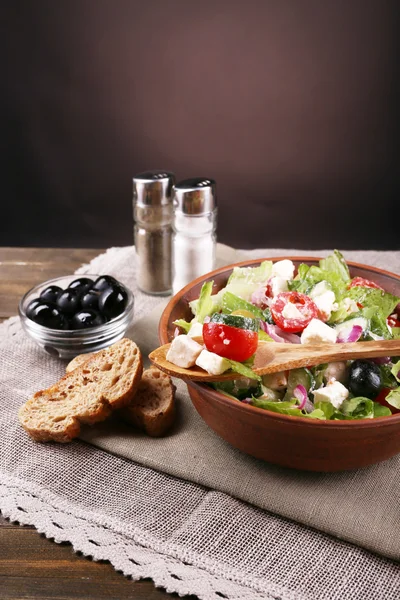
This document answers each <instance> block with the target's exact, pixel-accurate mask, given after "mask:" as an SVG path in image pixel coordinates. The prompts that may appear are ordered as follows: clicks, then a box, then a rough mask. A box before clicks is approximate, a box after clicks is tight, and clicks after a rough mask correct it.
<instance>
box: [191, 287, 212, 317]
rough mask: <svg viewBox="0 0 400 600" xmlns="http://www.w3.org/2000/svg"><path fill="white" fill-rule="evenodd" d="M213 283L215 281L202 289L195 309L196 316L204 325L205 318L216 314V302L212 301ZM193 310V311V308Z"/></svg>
mask: <svg viewBox="0 0 400 600" xmlns="http://www.w3.org/2000/svg"><path fill="white" fill-rule="evenodd" d="M213 283H214V282H213V281H207V282H206V283H203V285H202V287H201V290H200V296H199V299H198V300H197V303H196V307H195V311H196V312H195V315H196V318H197V320H198V322H199V323H203V322H204V318H205V317H207V316H208V315H210V314H211V313H213V312H215V308H214V302H213V301H212V299H211V292H212V287H213ZM191 308H192V311H193V307H192V306H191Z"/></svg>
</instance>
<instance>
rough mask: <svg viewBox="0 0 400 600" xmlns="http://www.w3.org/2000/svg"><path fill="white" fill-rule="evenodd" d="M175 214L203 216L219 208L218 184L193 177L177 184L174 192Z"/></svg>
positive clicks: (203, 178) (204, 178) (210, 180)
mask: <svg viewBox="0 0 400 600" xmlns="http://www.w3.org/2000/svg"><path fill="white" fill-rule="evenodd" d="M172 194H173V203H174V209H175V212H181V213H183V214H185V215H192V216H201V215H206V214H207V213H210V212H213V210H215V209H216V207H217V192H216V183H215V181H214V180H213V179H208V178H207V177H193V178H192V179H185V180H183V181H179V182H178V183H176V184H175V185H174V187H173V190H172Z"/></svg>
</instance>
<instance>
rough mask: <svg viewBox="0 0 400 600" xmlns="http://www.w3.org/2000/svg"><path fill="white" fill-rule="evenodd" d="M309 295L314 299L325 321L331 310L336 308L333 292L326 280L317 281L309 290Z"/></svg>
mask: <svg viewBox="0 0 400 600" xmlns="http://www.w3.org/2000/svg"><path fill="white" fill-rule="evenodd" d="M310 297H311V298H312V299H313V300H314V302H315V304H316V305H317V308H318V310H319V312H320V313H321V317H322V318H323V319H325V321H327V320H328V319H329V318H330V316H331V314H332V311H334V310H337V309H338V305H337V303H336V297H335V294H334V292H333V291H332V288H331V286H330V284H329V283H328V282H327V281H320V282H319V283H317V285H315V286H314V287H313V289H312V290H311V292H310Z"/></svg>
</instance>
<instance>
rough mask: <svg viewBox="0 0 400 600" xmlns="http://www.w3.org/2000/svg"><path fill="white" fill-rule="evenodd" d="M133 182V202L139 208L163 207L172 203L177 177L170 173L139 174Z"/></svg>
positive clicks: (149, 172) (150, 172)
mask: <svg viewBox="0 0 400 600" xmlns="http://www.w3.org/2000/svg"><path fill="white" fill-rule="evenodd" d="M132 181H133V200H134V201H135V202H136V203H137V204H138V205H139V206H157V205H159V206H161V205H166V204H170V203H171V202H172V186H173V185H174V183H175V175H174V174H173V173H170V172H168V171H145V172H144V173H138V174H137V175H135V176H134V177H133V179H132Z"/></svg>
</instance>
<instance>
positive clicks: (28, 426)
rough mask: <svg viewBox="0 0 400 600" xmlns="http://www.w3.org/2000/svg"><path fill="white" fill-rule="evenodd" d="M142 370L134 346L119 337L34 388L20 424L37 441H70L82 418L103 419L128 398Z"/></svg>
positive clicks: (139, 358) (132, 343)
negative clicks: (47, 384)
mask: <svg viewBox="0 0 400 600" xmlns="http://www.w3.org/2000/svg"><path fill="white" fill-rule="evenodd" d="M142 371H143V361H142V356H141V353H140V350H139V348H138V346H137V345H136V344H135V343H134V342H132V341H131V340H129V339H127V338H124V339H122V340H120V341H119V342H116V343H115V344H113V345H112V346H110V347H109V348H105V349H104V350H101V351H100V352H97V353H96V354H95V355H94V356H92V357H91V358H89V360H87V361H85V362H83V363H82V364H81V366H80V367H78V368H76V369H74V370H73V371H71V372H70V373H67V374H66V375H64V377H62V378H61V379H60V381H59V382H58V383H56V384H55V385H53V386H51V387H50V388H48V389H47V390H42V391H40V392H36V394H35V395H34V396H33V397H32V398H31V399H30V400H28V401H27V402H25V404H23V405H22V406H21V408H20V409H19V413H18V416H19V420H20V422H21V425H22V426H23V428H24V429H25V430H26V431H27V432H28V433H29V435H30V436H31V437H32V438H33V439H34V440H36V441H38V442H48V441H55V442H69V441H71V440H72V439H73V438H75V437H77V435H79V432H80V424H81V423H89V424H92V423H96V422H97V421H103V420H104V419H106V418H107V417H108V416H109V415H110V414H111V412H112V411H113V410H116V409H120V408H123V407H124V406H126V405H127V404H129V403H130V402H131V401H132V398H133V397H134V395H135V393H136V390H137V388H138V386H139V383H140V380H141V376H142Z"/></svg>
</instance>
